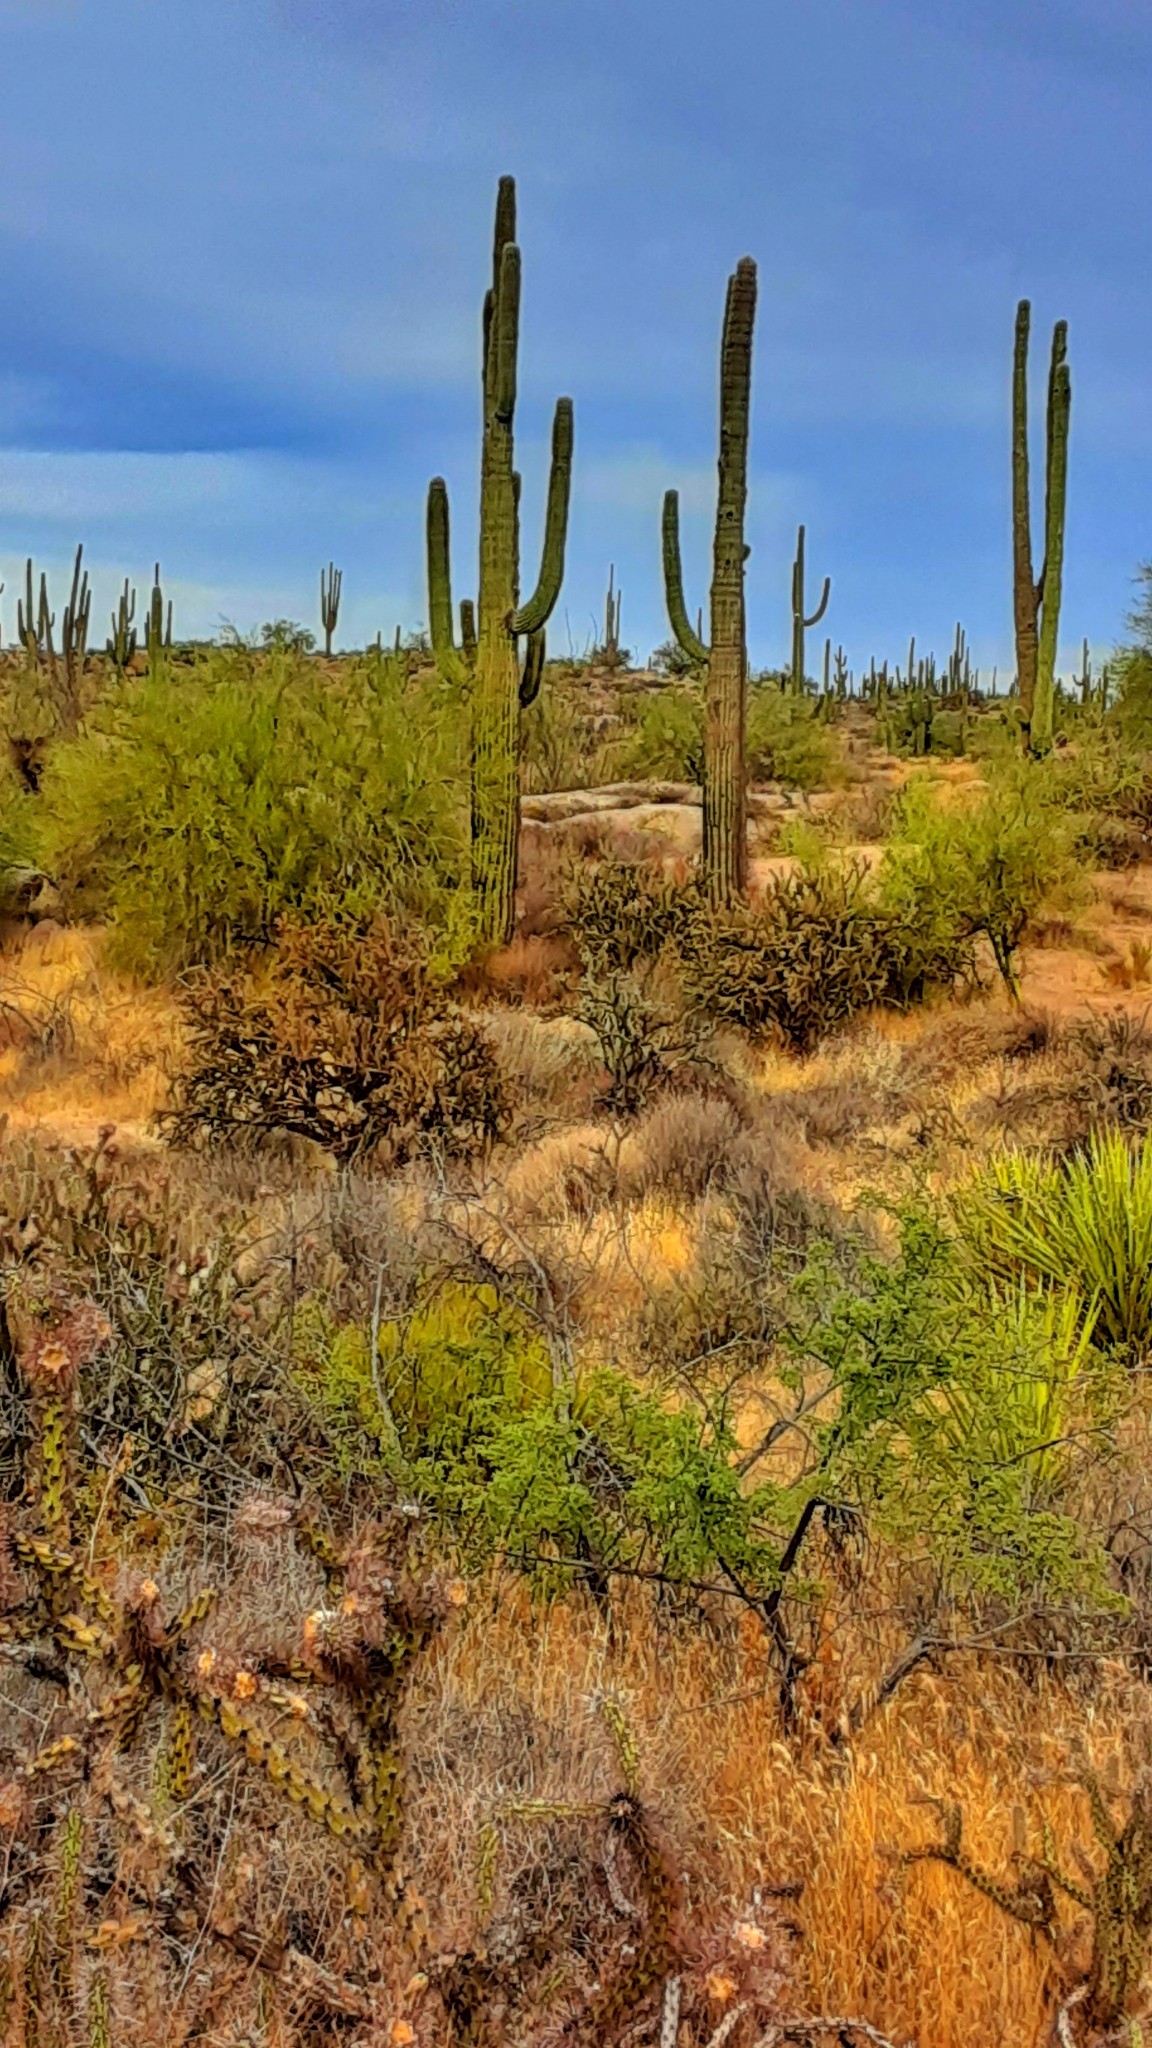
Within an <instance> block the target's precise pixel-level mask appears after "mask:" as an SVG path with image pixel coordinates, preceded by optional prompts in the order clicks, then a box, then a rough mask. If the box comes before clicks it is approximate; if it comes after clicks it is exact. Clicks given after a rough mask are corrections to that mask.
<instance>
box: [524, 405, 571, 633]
mask: <svg viewBox="0 0 1152 2048" xmlns="http://www.w3.org/2000/svg"><path fill="white" fill-rule="evenodd" d="M572 438H573V418H572V400H571V399H570V398H558V399H557V400H556V412H555V416H554V418H553V421H552V462H551V467H550V469H549V473H548V512H547V516H546V518H545V522H544V545H543V548H542V550H541V555H540V574H539V577H538V578H537V582H536V588H535V590H534V591H533V592H532V595H531V597H530V598H529V599H528V602H527V603H526V604H522V605H521V606H520V608H519V610H518V611H516V612H514V613H513V616H512V631H513V632H514V633H528V634H532V633H537V632H539V631H540V629H541V627H543V626H545V625H547V623H548V620H549V619H550V618H551V616H552V612H553V610H554V608H555V605H556V600H557V598H558V597H559V595H560V586H561V584H562V583H563V581H564V550H565V546H566V544H567V539H568V500H569V497H570V494H571V489H572Z"/></svg>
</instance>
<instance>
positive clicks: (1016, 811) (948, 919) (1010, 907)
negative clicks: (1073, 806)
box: [882, 771, 1076, 997]
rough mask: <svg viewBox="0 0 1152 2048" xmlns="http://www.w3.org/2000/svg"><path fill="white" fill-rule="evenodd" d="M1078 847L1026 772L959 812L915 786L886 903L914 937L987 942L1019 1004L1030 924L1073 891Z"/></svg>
mask: <svg viewBox="0 0 1152 2048" xmlns="http://www.w3.org/2000/svg"><path fill="white" fill-rule="evenodd" d="M1072 841H1073V833H1072V827H1071V824H1070V821H1069V820H1068V818H1067V817H1066V816H1065V815H1064V814H1063V813H1062V812H1061V811H1060V810H1059V809H1058V808H1057V806H1056V805H1055V804H1054V803H1053V801H1052V800H1051V797H1050V794H1049V792H1048V790H1047V788H1046V786H1045V784H1044V782H1043V781H1042V780H1041V779H1040V778H1037V777H1034V776H1033V775H1031V774H1030V773H1029V772H1027V771H1025V772H1022V773H1017V774H1014V775H1006V776H1005V777H1004V778H1003V779H1001V780H997V781H996V782H994V783H993V784H992V785H991V786H990V787H988V788H987V789H986V790H984V791H982V792H981V793H980V794H979V796H978V797H977V800H976V801H975V802H974V803H971V804H967V803H961V804H959V805H957V806H955V807H954V808H945V807H944V806H943V805H942V804H941V803H940V801H939V799H938V798H936V797H934V795H933V793H932V791H931V790H930V789H929V788H928V787H927V785H925V784H924V783H919V784H915V785H913V787H912V788H911V789H910V790H909V791H908V792H907V793H906V795H905V797H904V799H903V801H902V803H901V805H900V809H899V815H898V820H897V825H896V830H895V831H894V833H893V837H892V840H891V842H890V845H889V851H888V857H887V859H886V860H885V863H884V867H883V870H882V890H883V901H884V903H885V905H886V907H887V908H888V909H889V910H890V911H891V912H893V913H894V914H897V915H899V916H900V917H901V918H902V919H903V920H904V921H905V923H906V925H907V926H908V927H909V928H911V929H914V928H915V927H917V926H920V927H922V928H924V929H927V930H932V929H936V930H940V929H941V928H944V929H950V930H953V931H955V932H956V933H957V934H959V935H963V936H966V937H968V938H970V939H972V938H978V937H982V938H985V939H986V940H987V941H988V944H989V946H990V947H991V949H992V954H993V957H994V959H995V962H996V966H997V967H998V969H999V971H1000V974H1001V976H1002V978H1003V981H1004V984H1005V986H1006V988H1007V989H1008V990H1009V992H1010V994H1011V995H1013V996H1014V997H1015V996H1018V994H1019V980H1018V973H1017V955H1018V952H1019V947H1020V943H1021V941H1022V939H1023V937H1024V934H1025V932H1026V930H1027V928H1028V924H1029V920H1030V919H1031V918H1033V917H1034V916H1035V914H1036V912H1037V911H1038V910H1039V908H1040V906H1041V904H1042V903H1043V902H1044V901H1045V899H1046V898H1048V897H1050V896H1052V895H1053V894H1054V893H1056V892H1058V891H1061V890H1063V891H1064V892H1066V893H1068V892H1070V891H1071V889H1072V886H1073V884H1074V881H1075V878H1076V871H1075V868H1074V864H1073V860H1072Z"/></svg>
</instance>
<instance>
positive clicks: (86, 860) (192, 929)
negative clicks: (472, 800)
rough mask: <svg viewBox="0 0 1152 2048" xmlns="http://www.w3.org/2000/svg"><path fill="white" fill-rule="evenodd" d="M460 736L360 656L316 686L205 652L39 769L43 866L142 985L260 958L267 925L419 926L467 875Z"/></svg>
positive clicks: (435, 698)
mask: <svg viewBox="0 0 1152 2048" xmlns="http://www.w3.org/2000/svg"><path fill="white" fill-rule="evenodd" d="M461 789H462V781H461V762H460V721H459V718H458V717H457V716H455V715H454V711H453V706H452V703H451V701H450V698H449V697H448V694H447V693H446V692H445V690H444V689H443V688H442V687H441V686H439V685H436V684H435V683H432V682H425V683H424V684H423V685H422V686H416V685H409V684H408V683H407V681H406V678H405V677H404V676H403V674H402V673H401V671H400V669H399V667H398V665H397V664H394V663H393V662H391V661H389V660H380V659H368V660H365V661H361V662H349V663H346V664H342V665H341V667H340V670H339V672H338V673H337V674H336V675H332V676H324V677H323V678H321V677H320V676H319V675H318V674H317V671H316V670H315V668H314V667H313V666H311V665H309V664H308V663H307V662H306V661H305V660H303V659H302V658H301V656H300V655H299V654H298V653H294V652H293V651H292V650H291V649H278V648H274V649H273V650H272V651H271V652H270V653H269V654H267V655H265V656H256V655H255V654H254V653H253V651H252V650H251V649H248V648H246V647H244V646H236V647H230V648H226V649H218V650H214V651H213V652H212V653H211V654H210V655H208V656H206V657H203V658H201V659H200V660H198V661H197V662H196V663H195V665H194V666H193V667H192V668H191V669H190V670H189V671H187V672H186V673H185V674H183V675H182V676H181V678H180V680H179V683H178V685H177V684H176V683H175V682H174V681H173V680H172V679H171V678H170V676H169V675H168V674H166V673H164V674H161V675H159V676H158V677H156V678H152V677H150V676H146V677H143V678H140V679H129V681H128V682H127V683H126V684H125V686H124V688H123V689H122V690H121V691H120V692H119V693H118V694H117V695H116V696H115V697H114V698H112V699H110V700H109V702H108V703H107V704H106V705H105V706H104V707H103V708H102V710H101V711H100V712H99V713H98V714H97V715H96V716H95V717H94V718H93V720H92V721H91V723H90V726H89V728H88V730H87V731H86V732H85V733H84V734H82V735H81V736H80V737H78V738H77V739H75V740H73V741H71V742H70V743H68V744H66V745H64V746H61V747H60V748H58V749H57V750H56V752H55V753H54V755H53V756H52V759H51V762H50V765H49V767H48V770H47V772H46V774H45V777H44V781H43V785H42V793H41V798H40V824H39V833H40V843H41V848H42V853H41V858H42V863H43V865H44V866H45V867H46V868H47V869H48V870H49V872H50V873H51V874H52V875H53V876H54V878H55V879H56V880H57V881H58V882H59V883H60V885H61V887H62V888H63V889H64V890H65V893H66V895H67V897H68V899H69V900H70V902H71V904H72V906H73V907H74V908H75V909H76V910H78V911H79V912H80V913H81V914H86V915H90V916H95V917H100V918H106V919H108V920H109V921H110V923H111V925H112V937H113V942H114V950H115V953H116V956H117V957H118V959H119V961H120V962H121V963H122V964H123V965H124V966H126V967H128V968H129V969H132V970H135V971H139V972H143V973H147V974H157V973H165V972H168V971H172V970H178V969H180V968H183V967H186V966H188V965H190V964H193V963H201V962H211V961H218V960H220V959H222V958H223V957H225V956H226V955H227V954H228V953H229V952H230V951H232V950H234V949H235V948H236V947H238V946H243V945H246V944H247V945H250V944H252V943H253V942H257V943H267V942H268V941H269V940H270V939H271V937H272V934H273V931H274V929H275V926H276V923H277V920H278V919H279V918H280V917H281V916H284V915H290V916H299V917H304V918H310V917H317V916H324V915H327V914H330V913H331V912H333V911H343V912H346V913H348V914H351V915H358V914H359V915H362V914H370V913H371V912H372V911H374V910H376V909H378V908H381V907H397V906H404V907H406V908H410V909H412V910H415V911H419V912H421V913H423V914H425V915H428V916H431V917H433V918H435V917H436V916H437V915H442V914H443V912H444V909H445V906H446V905H447V903H448V902H449V900H450V899H451V897H452V896H453V894H454V893H455V892H456V888H457V884H458V878H459V876H460V874H461V873H462V872H463V870H464V867H465V854H464V840H463V824H464V820H463V804H462V800H461Z"/></svg>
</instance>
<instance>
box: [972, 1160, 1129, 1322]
mask: <svg viewBox="0 0 1152 2048" xmlns="http://www.w3.org/2000/svg"><path fill="white" fill-rule="evenodd" d="M955 1215H956V1220H957V1224H958V1227H959V1230H960V1234H961V1237H962V1239H963V1240H964V1242H965V1243H966V1244H967V1245H968V1247H969V1249H970V1251H971V1253H972V1254H973V1256H974V1257H975V1258H976V1259H977V1260H978V1261H979V1263H980V1264H981V1265H982V1266H983V1268H984V1269H985V1270H986V1271H987V1272H988V1273H989V1274H990V1275H991V1276H992V1277H993V1278H994V1279H1000V1280H1017V1279H1019V1278H1023V1279H1025V1280H1026V1281H1028V1282H1032V1283H1034V1284H1036V1285H1038V1286H1044V1285H1051V1284H1055V1285H1057V1286H1060V1287H1068V1288H1070V1289H1074V1290H1076V1291H1078V1292H1079V1293H1080V1295H1081V1296H1082V1298H1083V1300H1084V1302H1085V1304H1086V1306H1085V1318H1086V1321H1087V1323H1088V1326H1089V1327H1090V1329H1091V1333H1092V1338H1093V1341H1094V1342H1095V1343H1096V1344H1099V1345H1104V1346H1108V1345H1116V1346H1119V1347H1120V1348H1121V1349H1122V1350H1123V1352H1124V1353H1125V1355H1126V1356H1127V1357H1128V1358H1129V1359H1133V1360H1135V1359H1139V1358H1143V1357H1144V1356H1145V1355H1146V1353H1147V1352H1148V1350H1149V1347H1150V1345H1152V1141H1149V1140H1148V1139H1145V1140H1144V1142H1143V1143H1142V1144H1140V1145H1139V1146H1135V1147H1131V1146H1129V1145H1127V1144H1126V1143H1125V1141H1124V1138H1123V1136H1122V1135H1121V1134H1120V1133H1119V1132H1095V1133H1093V1135H1092V1137H1091V1138H1090V1139H1089V1141H1088V1144H1087V1146H1086V1147H1085V1149H1084V1150H1083V1151H1082V1152H1079V1153H1077V1154H1076V1155H1074V1156H1073V1157H1072V1158H1070V1159H1068V1160H1066V1161H1064V1162H1062V1163H1060V1164H1051V1163H1049V1162H1047V1161H1045V1160H1042V1159H1035V1158H1030V1157H1029V1156H1028V1155H1026V1154H1023V1153H1018V1152H1005V1153H1003V1154H1002V1155H1001V1156H1000V1157H999V1158H997V1159H995V1160H993V1162H992V1164H991V1165H990V1166H989V1167H988V1168H987V1169H986V1170H985V1171H984V1172H983V1173H981V1174H980V1175H979V1177H978V1178H977V1179H976V1180H975V1181H973V1182H971V1183H970V1184H969V1185H968V1187H966V1188H965V1189H963V1190H962V1191H961V1193H960V1194H959V1196H958V1197H957V1199H956V1203H955Z"/></svg>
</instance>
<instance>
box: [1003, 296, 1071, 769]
mask: <svg viewBox="0 0 1152 2048" xmlns="http://www.w3.org/2000/svg"><path fill="white" fill-rule="evenodd" d="M1031 323H1032V307H1031V305H1030V303H1029V301H1028V300H1027V299H1021V301H1020V303H1019V305H1018V306H1017V308H1016V341H1015V349H1014V353H1013V365H1012V571H1013V612H1014V617H1015V626H1016V686H1017V690H1018V692H1019V698H1020V722H1021V727H1022V731H1023V739H1024V747H1025V751H1026V752H1028V753H1033V754H1042V753H1044V752H1046V751H1047V749H1048V748H1049V747H1050V746H1051V744H1052V720H1053V709H1054V700H1055V692H1056V644H1057V639H1058V636H1059V630H1060V600H1061V595H1062V589H1063V578H1064V518H1065V509H1066V505H1067V497H1068V426H1069V420H1070V416H1071V409H1072V380H1071V373H1070V371H1069V368H1068V322H1067V321H1066V320H1058V321H1057V322H1056V325H1055V326H1054V328H1053V330H1052V357H1051V362H1050V365H1049V370H1048V416H1047V435H1046V444H1045V451H1044V457H1045V460H1044V559H1043V564H1042V567H1041V570H1040V574H1039V576H1038V577H1037V576H1036V574H1035V572H1034V569H1033V561H1032V505H1031V494H1030V488H1029V459H1028V339H1029V332H1030V328H1031Z"/></svg>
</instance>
